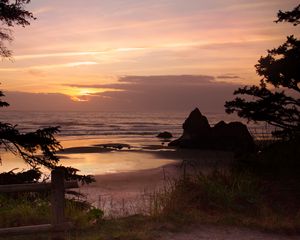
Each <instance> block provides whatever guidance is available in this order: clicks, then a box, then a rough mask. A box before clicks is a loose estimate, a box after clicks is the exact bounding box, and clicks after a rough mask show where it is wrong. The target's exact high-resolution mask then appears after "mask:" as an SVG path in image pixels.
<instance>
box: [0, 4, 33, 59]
mask: <svg viewBox="0 0 300 240" xmlns="http://www.w3.org/2000/svg"><path fill="white" fill-rule="evenodd" d="M29 2H30V0H15V1H11V0H0V22H1V23H2V26H7V27H13V26H15V25H19V26H22V27H25V26H27V25H29V24H30V22H29V21H30V20H32V19H35V17H34V16H33V14H32V13H31V12H29V11H27V10H25V9H24V7H25V5H26V4H28V3H29ZM12 39H13V38H12V30H11V29H9V28H5V27H0V56H3V57H10V56H11V51H10V50H8V49H7V48H6V47H5V45H4V43H3V42H4V41H12Z"/></svg>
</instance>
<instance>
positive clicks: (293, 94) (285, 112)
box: [225, 5, 300, 138]
mask: <svg viewBox="0 0 300 240" xmlns="http://www.w3.org/2000/svg"><path fill="white" fill-rule="evenodd" d="M299 18H300V5H299V6H298V7H296V8H295V9H294V10H293V11H291V12H281V11H280V12H279V13H278V22H282V21H288V22H291V23H294V25H297V24H298V23H299ZM299 66H300V41H299V40H298V39H297V38H295V37H294V36H289V37H287V40H286V42H285V43H284V44H282V45H281V46H279V47H278V48H274V49H272V50H268V55H267V56H265V57H261V58H260V60H259V61H258V64H257V65H255V67H256V72H257V74H258V75H259V76H261V77H262V79H261V82H260V85H259V86H246V87H243V88H239V89H237V90H236V91H235V92H234V95H244V96H246V98H242V97H236V98H235V99H234V100H233V101H228V102H226V104H225V108H226V112H227V113H233V112H236V113H237V114H238V116H240V117H242V118H246V119H248V120H249V121H263V122H267V123H268V124H270V125H273V126H275V127H277V128H278V130H277V131H275V132H273V134H275V135H277V136H280V137H283V138H293V137H295V136H299V132H300V88H299V83H300V71H299ZM250 99H251V100H250Z"/></svg>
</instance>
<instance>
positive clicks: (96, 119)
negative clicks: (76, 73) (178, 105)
mask: <svg viewBox="0 0 300 240" xmlns="http://www.w3.org/2000/svg"><path fill="white" fill-rule="evenodd" d="M204 114H205V116H206V117H207V118H208V120H209V122H210V124H211V125H214V124H216V123H217V122H219V121H220V120H225V121H226V122H229V121H236V120H240V119H238V118H237V117H236V116H234V115H227V114H220V113H204ZM188 115H189V112H151V113H141V112H139V113H138V112H71V111H70V112H22V111H3V112H2V113H1V115H0V121H1V122H3V123H11V124H13V125H17V128H18V129H19V130H20V131H21V132H29V131H34V130H37V129H39V128H45V127H49V126H60V130H61V131H60V132H59V133H58V135H57V136H56V137H57V139H58V140H59V141H60V143H61V144H62V146H63V147H64V149H65V151H63V152H61V153H59V157H60V159H61V160H60V164H62V165H64V166H72V167H75V168H77V169H80V171H81V173H83V174H93V175H99V174H108V173H118V172H128V171H137V170H144V169H153V168H157V167H160V166H164V165H167V164H170V163H172V162H173V161H178V158H177V156H174V155H173V157H170V156H169V157H166V156H165V155H164V154H162V153H161V151H165V150H168V151H172V150H170V149H167V148H165V146H166V143H165V141H164V140H161V139H158V138H157V137H156V135H157V134H158V133H160V132H163V131H169V132H171V133H172V134H173V136H174V138H178V137H179V136H181V134H182V131H183V130H182V123H183V122H184V120H185V119H186V118H187V116H188ZM248 127H249V130H250V132H251V133H252V134H253V136H254V137H256V138H262V137H265V136H267V134H266V133H267V131H266V128H263V127H262V126H261V125H256V124H252V125H248ZM107 143H110V144H119V143H121V144H128V145H130V149H127V148H124V149H122V151H109V152H98V150H96V151H95V152H89V151H86V150H85V149H86V147H95V146H97V145H99V144H107ZM70 148H71V149H74V148H76V149H77V152H74V151H71V152H70V150H69V151H66V150H67V149H70ZM123 150H124V151H123ZM216 154H217V153H216ZM0 157H1V159H3V161H2V165H0V172H4V171H10V170H12V169H16V168H17V169H18V171H22V170H25V169H28V167H29V166H28V165H26V163H25V162H24V161H23V160H22V159H21V158H20V157H18V156H15V155H12V154H11V153H9V152H6V151H4V149H0ZM193 158H194V156H193ZM200 158H201V157H200ZM184 159H186V157H185V158H184ZM181 160H182V159H181Z"/></svg>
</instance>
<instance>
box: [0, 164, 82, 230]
mask: <svg viewBox="0 0 300 240" xmlns="http://www.w3.org/2000/svg"><path fill="white" fill-rule="evenodd" d="M78 187H79V186H78V183H77V181H68V182H67V181H65V177H64V171H63V170H62V169H56V170H53V171H52V172H51V183H33V184H10V185H0V193H13V192H41V191H48V190H51V209H52V221H51V224H43V225H32V226H22V227H12V228H0V235H10V234H11V235H13V234H25V233H37V232H47V231H53V232H60V231H65V230H67V229H69V228H71V226H72V224H71V223H70V222H66V221H65V216H64V207H65V189H69V188H78Z"/></svg>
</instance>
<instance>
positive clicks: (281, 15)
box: [275, 4, 300, 26]
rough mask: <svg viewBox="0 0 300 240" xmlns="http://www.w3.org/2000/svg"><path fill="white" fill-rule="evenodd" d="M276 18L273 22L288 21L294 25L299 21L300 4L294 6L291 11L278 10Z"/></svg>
mask: <svg viewBox="0 0 300 240" xmlns="http://www.w3.org/2000/svg"><path fill="white" fill-rule="evenodd" d="M277 16H278V20H277V21H275V22H290V23H293V24H294V25H295V26H296V25H298V24H299V23H300V4H299V5H298V6H297V7H295V8H294V9H293V10H292V11H287V12H282V11H279V12H278V14H277Z"/></svg>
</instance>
